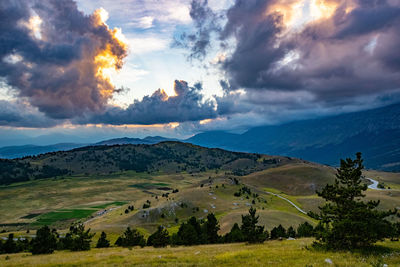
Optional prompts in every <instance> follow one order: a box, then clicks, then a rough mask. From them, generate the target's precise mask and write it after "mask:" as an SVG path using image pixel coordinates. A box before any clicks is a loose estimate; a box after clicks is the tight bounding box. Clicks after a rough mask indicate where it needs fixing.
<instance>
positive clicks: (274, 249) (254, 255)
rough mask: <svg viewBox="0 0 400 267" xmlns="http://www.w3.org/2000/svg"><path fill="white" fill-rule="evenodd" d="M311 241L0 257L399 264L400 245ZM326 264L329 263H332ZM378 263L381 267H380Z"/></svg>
mask: <svg viewBox="0 0 400 267" xmlns="http://www.w3.org/2000/svg"><path fill="white" fill-rule="evenodd" d="M311 243H312V240H311V239H299V240H292V241H289V240H287V241H268V242H266V243H264V244H261V245H246V244H243V243H238V244H226V245H203V246H193V247H175V248H170V247H168V248H160V249H155V248H149V247H146V248H133V249H128V248H107V249H92V250H91V251H87V252H67V251H56V252H55V253H54V254H52V255H39V256H31V255H30V254H27V253H20V254H15V255H10V256H9V259H8V260H6V259H5V256H4V255H3V256H2V257H0V265H1V266H51V265H57V266H60V265H62V266H94V265H96V266H128V265H129V266H160V265H165V266H290V267H297V266H298V267H304V266H313V267H317V266H360V267H363V266H365V267H367V266H368V267H370V266H383V264H387V265H388V266H399V265H400V257H399V253H400V243H399V242H390V241H386V242H381V243H379V245H380V246H384V247H385V250H386V252H383V253H382V252H381V253H379V251H380V250H379V247H377V248H378V249H377V250H376V253H377V254H375V255H374V254H372V255H363V254H362V253H348V252H322V251H315V250H309V249H307V247H308V246H309V245H310V244H311ZM326 261H331V262H332V264H329V263H327V262H326ZM379 264H380V265H379Z"/></svg>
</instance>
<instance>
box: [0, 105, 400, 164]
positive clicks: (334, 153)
mask: <svg viewBox="0 0 400 267" xmlns="http://www.w3.org/2000/svg"><path fill="white" fill-rule="evenodd" d="M164 141H179V140H177V139H171V138H165V137H161V136H148V137H145V138H142V139H141V138H129V137H123V138H115V139H109V140H105V141H101V142H98V143H92V144H75V143H64V144H55V145H49V146H34V145H26V146H10V147H3V148H0V158H9V159H10V158H19V157H24V156H33V155H38V154H43V153H47V152H55V151H60V150H64V151H65V150H71V149H74V148H79V147H84V146H88V145H91V146H99V145H123V144H148V145H151V144H157V143H160V142H164ZM183 141H184V142H187V143H192V144H195V145H200V146H204V147H211V148H213V147H215V148H222V149H226V150H231V151H241V152H251V153H261V154H268V155H282V156H290V157H296V158H301V159H304V160H307V161H314V162H318V163H322V164H327V165H332V166H337V165H339V159H340V158H346V157H352V156H353V155H354V153H356V152H358V151H360V152H362V153H363V157H364V159H365V165H366V167H367V168H371V169H380V170H387V171H400V103H398V104H394V105H390V106H385V107H381V108H376V109H370V110H365V111H359V112H352V113H347V114H341V115H336V116H330V117H324V118H319V119H311V120H302V121H295V122H291V123H285V124H281V125H273V126H262V127H256V128H253V129H250V130H248V131H247V132H245V133H243V134H233V133H228V132H224V131H210V132H204V133H200V134H197V135H195V136H193V137H191V138H189V139H186V140H183Z"/></svg>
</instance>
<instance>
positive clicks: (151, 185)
mask: <svg viewBox="0 0 400 267" xmlns="http://www.w3.org/2000/svg"><path fill="white" fill-rule="evenodd" d="M165 186H169V184H166V183H138V184H132V185H129V187H135V188H139V189H157V188H158V187H165Z"/></svg>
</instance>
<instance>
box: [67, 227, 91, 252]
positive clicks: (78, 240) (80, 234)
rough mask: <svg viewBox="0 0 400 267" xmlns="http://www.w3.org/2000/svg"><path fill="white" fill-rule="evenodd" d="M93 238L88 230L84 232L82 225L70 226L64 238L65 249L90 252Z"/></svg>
mask: <svg viewBox="0 0 400 267" xmlns="http://www.w3.org/2000/svg"><path fill="white" fill-rule="evenodd" d="M93 236H94V234H92V233H90V229H88V230H86V231H85V226H84V225H83V224H78V225H72V226H71V227H70V228H69V232H68V233H67V234H66V236H65V241H64V242H65V248H66V249H69V250H72V251H83V250H90V243H91V241H92V237H93Z"/></svg>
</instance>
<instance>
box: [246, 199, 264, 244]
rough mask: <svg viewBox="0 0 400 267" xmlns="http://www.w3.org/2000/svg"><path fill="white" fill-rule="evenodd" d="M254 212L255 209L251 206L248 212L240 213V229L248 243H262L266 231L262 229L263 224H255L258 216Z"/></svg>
mask: <svg viewBox="0 0 400 267" xmlns="http://www.w3.org/2000/svg"><path fill="white" fill-rule="evenodd" d="M256 212H257V210H256V209H254V208H253V207H251V208H250V209H249V214H247V215H242V226H241V231H242V233H243V237H244V241H247V242H249V243H262V242H264V241H265V240H266V239H267V238H268V232H266V231H264V226H259V225H257V223H258V218H259V217H260V216H258V215H257V216H256Z"/></svg>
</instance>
